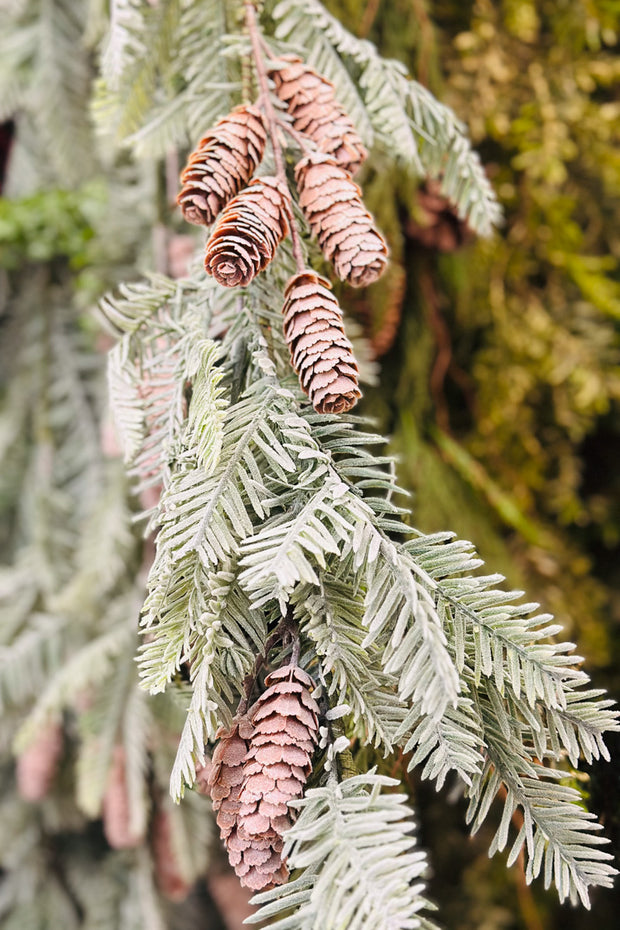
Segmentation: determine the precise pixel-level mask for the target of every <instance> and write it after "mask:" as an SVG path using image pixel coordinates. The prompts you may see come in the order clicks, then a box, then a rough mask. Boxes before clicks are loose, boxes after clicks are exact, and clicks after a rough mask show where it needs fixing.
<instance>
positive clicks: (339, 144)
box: [270, 55, 368, 174]
mask: <svg viewBox="0 0 620 930" xmlns="http://www.w3.org/2000/svg"><path fill="white" fill-rule="evenodd" d="M280 61H282V62H285V64H284V65H283V66H278V64H275V65H274V66H273V67H272V68H271V69H270V76H271V78H272V79H273V82H274V84H275V87H276V94H277V95H278V97H279V98H280V100H282V101H283V103H285V104H286V107H287V109H288V112H289V113H290V115H291V116H292V118H293V127H294V128H295V129H296V130H297V131H298V132H303V133H304V134H305V135H306V136H308V137H309V138H310V139H312V141H313V142H314V143H315V145H316V146H317V148H318V149H319V150H320V151H321V152H325V153H326V154H328V155H332V156H333V157H334V158H335V159H336V161H337V162H338V164H339V165H341V166H342V167H343V168H344V169H345V170H346V171H349V172H350V173H351V174H354V173H355V172H356V171H357V169H358V168H359V166H360V165H361V164H362V162H363V161H365V160H366V158H367V157H368V152H367V151H366V149H365V148H364V146H363V144H362V140H361V139H360V137H359V136H358V134H357V132H356V130H355V126H354V125H353V123H352V122H351V118H350V116H349V114H348V113H347V112H346V111H345V109H344V108H343V107H342V106H341V105H340V104H339V103H338V101H337V100H336V98H335V96H334V85H333V84H332V83H331V81H328V80H327V78H324V77H323V76H322V75H321V74H318V73H317V72H316V71H315V70H314V68H311V67H310V66H309V65H307V64H305V62H303V61H302V59H301V58H299V57H298V56H297V55H283V56H282V58H281V59H280Z"/></svg>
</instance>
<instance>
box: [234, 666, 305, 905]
mask: <svg viewBox="0 0 620 930" xmlns="http://www.w3.org/2000/svg"><path fill="white" fill-rule="evenodd" d="M265 684H267V685H268V686H269V687H268V688H267V690H266V691H265V692H264V693H263V694H262V695H261V696H260V698H259V699H258V700H257V701H256V703H255V704H254V706H253V707H252V708H251V709H250V711H249V716H250V719H251V720H252V723H253V725H254V729H253V732H252V735H251V737H250V740H249V746H248V753H247V757H246V762H245V765H244V766H243V785H242V788H241V793H240V796H239V801H240V807H239V814H238V832H239V833H240V834H242V835H243V836H247V837H248V838H249V839H250V841H251V847H250V848H249V849H247V850H245V851H243V852H242V853H240V861H239V862H238V864H237V865H235V871H236V872H237V875H240V876H242V882H243V884H245V885H247V886H248V887H250V888H253V889H254V890H256V891H258V890H260V889H261V888H265V887H266V886H268V885H275V884H280V883H282V882H283V881H285V880H286V877H287V875H288V871H287V868H286V865H285V864H284V863H282V860H281V850H282V839H281V836H282V834H283V833H284V832H285V831H286V830H288V828H289V827H290V826H291V825H292V823H293V821H294V819H295V813H294V811H293V810H291V809H290V808H289V807H288V802H289V801H291V800H293V798H299V797H301V795H302V793H303V788H304V785H305V783H306V779H307V778H308V775H309V774H310V772H311V770H312V761H311V760H312V754H313V752H314V748H315V746H316V742H317V732H318V720H317V718H318V713H319V708H318V706H317V703H316V701H315V700H314V698H313V697H312V696H311V695H310V691H309V689H310V688H313V687H314V682H313V681H312V679H311V678H310V676H309V675H308V674H306V672H304V671H303V669H301V668H299V667H298V666H296V665H287V666H284V667H283V668H279V669H277V670H276V671H275V672H272V673H271V674H270V675H268V676H267V678H266V679H265ZM231 862H232V858H231ZM233 865H234V863H233Z"/></svg>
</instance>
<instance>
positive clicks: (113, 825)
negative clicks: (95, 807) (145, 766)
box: [102, 745, 142, 849]
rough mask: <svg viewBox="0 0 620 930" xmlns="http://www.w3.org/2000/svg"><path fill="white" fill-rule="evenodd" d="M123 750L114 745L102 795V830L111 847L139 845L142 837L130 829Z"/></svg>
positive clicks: (129, 847)
mask: <svg viewBox="0 0 620 930" xmlns="http://www.w3.org/2000/svg"><path fill="white" fill-rule="evenodd" d="M125 763H126V759H125V750H124V748H123V747H122V746H120V745H117V746H115V747H114V752H113V755H112V765H111V768H110V771H109V773H108V783H107V787H106V791H105V794H104V796H103V812H102V816H103V832H104V834H105V838H106V840H107V841H108V843H109V844H110V846H111V847H112V849H131V848H133V847H135V846H139V845H140V843H141V842H142V837H141V836H139V835H137V834H135V833H134V832H133V831H132V829H131V809H130V804H129V795H128V793H127V780H126V777H125Z"/></svg>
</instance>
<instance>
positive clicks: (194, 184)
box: [177, 106, 267, 226]
mask: <svg viewBox="0 0 620 930" xmlns="http://www.w3.org/2000/svg"><path fill="white" fill-rule="evenodd" d="M266 141H267V132H266V130H265V123H264V120H263V115H262V113H261V111H260V110H259V109H258V107H255V106H240V107H235V109H234V110H233V111H232V113H229V114H228V116H225V117H224V118H223V119H221V120H219V122H218V123H217V124H216V125H215V126H214V127H213V129H211V130H210V131H209V132H208V133H207V135H206V136H204V138H203V139H201V140H200V142H199V143H198V145H197V146H196V148H195V150H194V151H193V152H192V154H191V155H190V156H189V160H188V162H187V165H186V166H185V168H184V170H183V172H182V173H181V183H182V184H183V189H182V191H181V193H180V194H179V196H178V197H177V203H178V204H179V206H180V207H181V210H182V212H183V216H184V217H185V219H186V220H187V221H188V222H189V223H195V224H196V225H198V226H210V225H211V223H212V222H213V221H214V220H215V218H216V216H217V215H218V214H219V212H220V211H221V209H222V207H224V205H225V204H227V203H228V201H229V200H231V198H232V197H234V196H235V194H237V193H239V191H240V190H241V188H242V187H244V186H245V185H246V184H247V183H248V181H249V180H250V178H251V177H252V175H253V174H254V172H255V170H256V168H257V167H258V165H259V164H260V162H261V159H262V157H263V153H264V151H265V143H266Z"/></svg>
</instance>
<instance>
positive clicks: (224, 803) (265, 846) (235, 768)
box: [209, 717, 288, 890]
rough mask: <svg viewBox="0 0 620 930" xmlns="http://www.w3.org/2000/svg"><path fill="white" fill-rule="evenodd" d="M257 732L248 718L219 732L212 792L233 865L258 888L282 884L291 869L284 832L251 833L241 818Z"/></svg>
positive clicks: (248, 884)
mask: <svg viewBox="0 0 620 930" xmlns="http://www.w3.org/2000/svg"><path fill="white" fill-rule="evenodd" d="M253 732H254V728H253V726H252V724H251V723H250V721H249V719H248V718H247V717H239V718H237V719H235V721H233V725H232V727H231V728H230V730H221V731H220V732H219V734H218V735H219V737H220V741H219V743H218V744H217V746H216V747H215V750H214V751H213V758H212V768H211V772H210V775H209V791H210V794H211V798H212V801H213V809H214V811H216V814H217V817H216V821H217V825H218V827H219V828H220V836H221V838H222V840H223V841H224V845H225V846H226V849H227V852H228V858H229V860H230V864H231V865H232V866H233V868H234V870H235V872H236V874H237V875H238V876H239V878H240V879H241V884H242V885H245V887H246V888H253V889H254V890H258V889H261V888H266V887H267V886H268V885H279V884H282V882H284V881H286V879H287V877H288V870H287V869H286V866H285V865H283V863H282V856H281V852H282V845H283V844H282V838H281V836H280V834H279V833H277V832H276V831H275V830H272V829H267V830H265V831H263V833H262V834H260V835H256V834H250V833H248V832H247V831H246V829H245V827H244V825H243V824H242V822H241V819H240V814H239V812H240V808H241V801H240V793H241V788H242V784H243V780H244V777H245V774H244V763H245V761H246V758H247V753H248V748H249V739H250V737H251V736H252V733H253Z"/></svg>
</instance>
